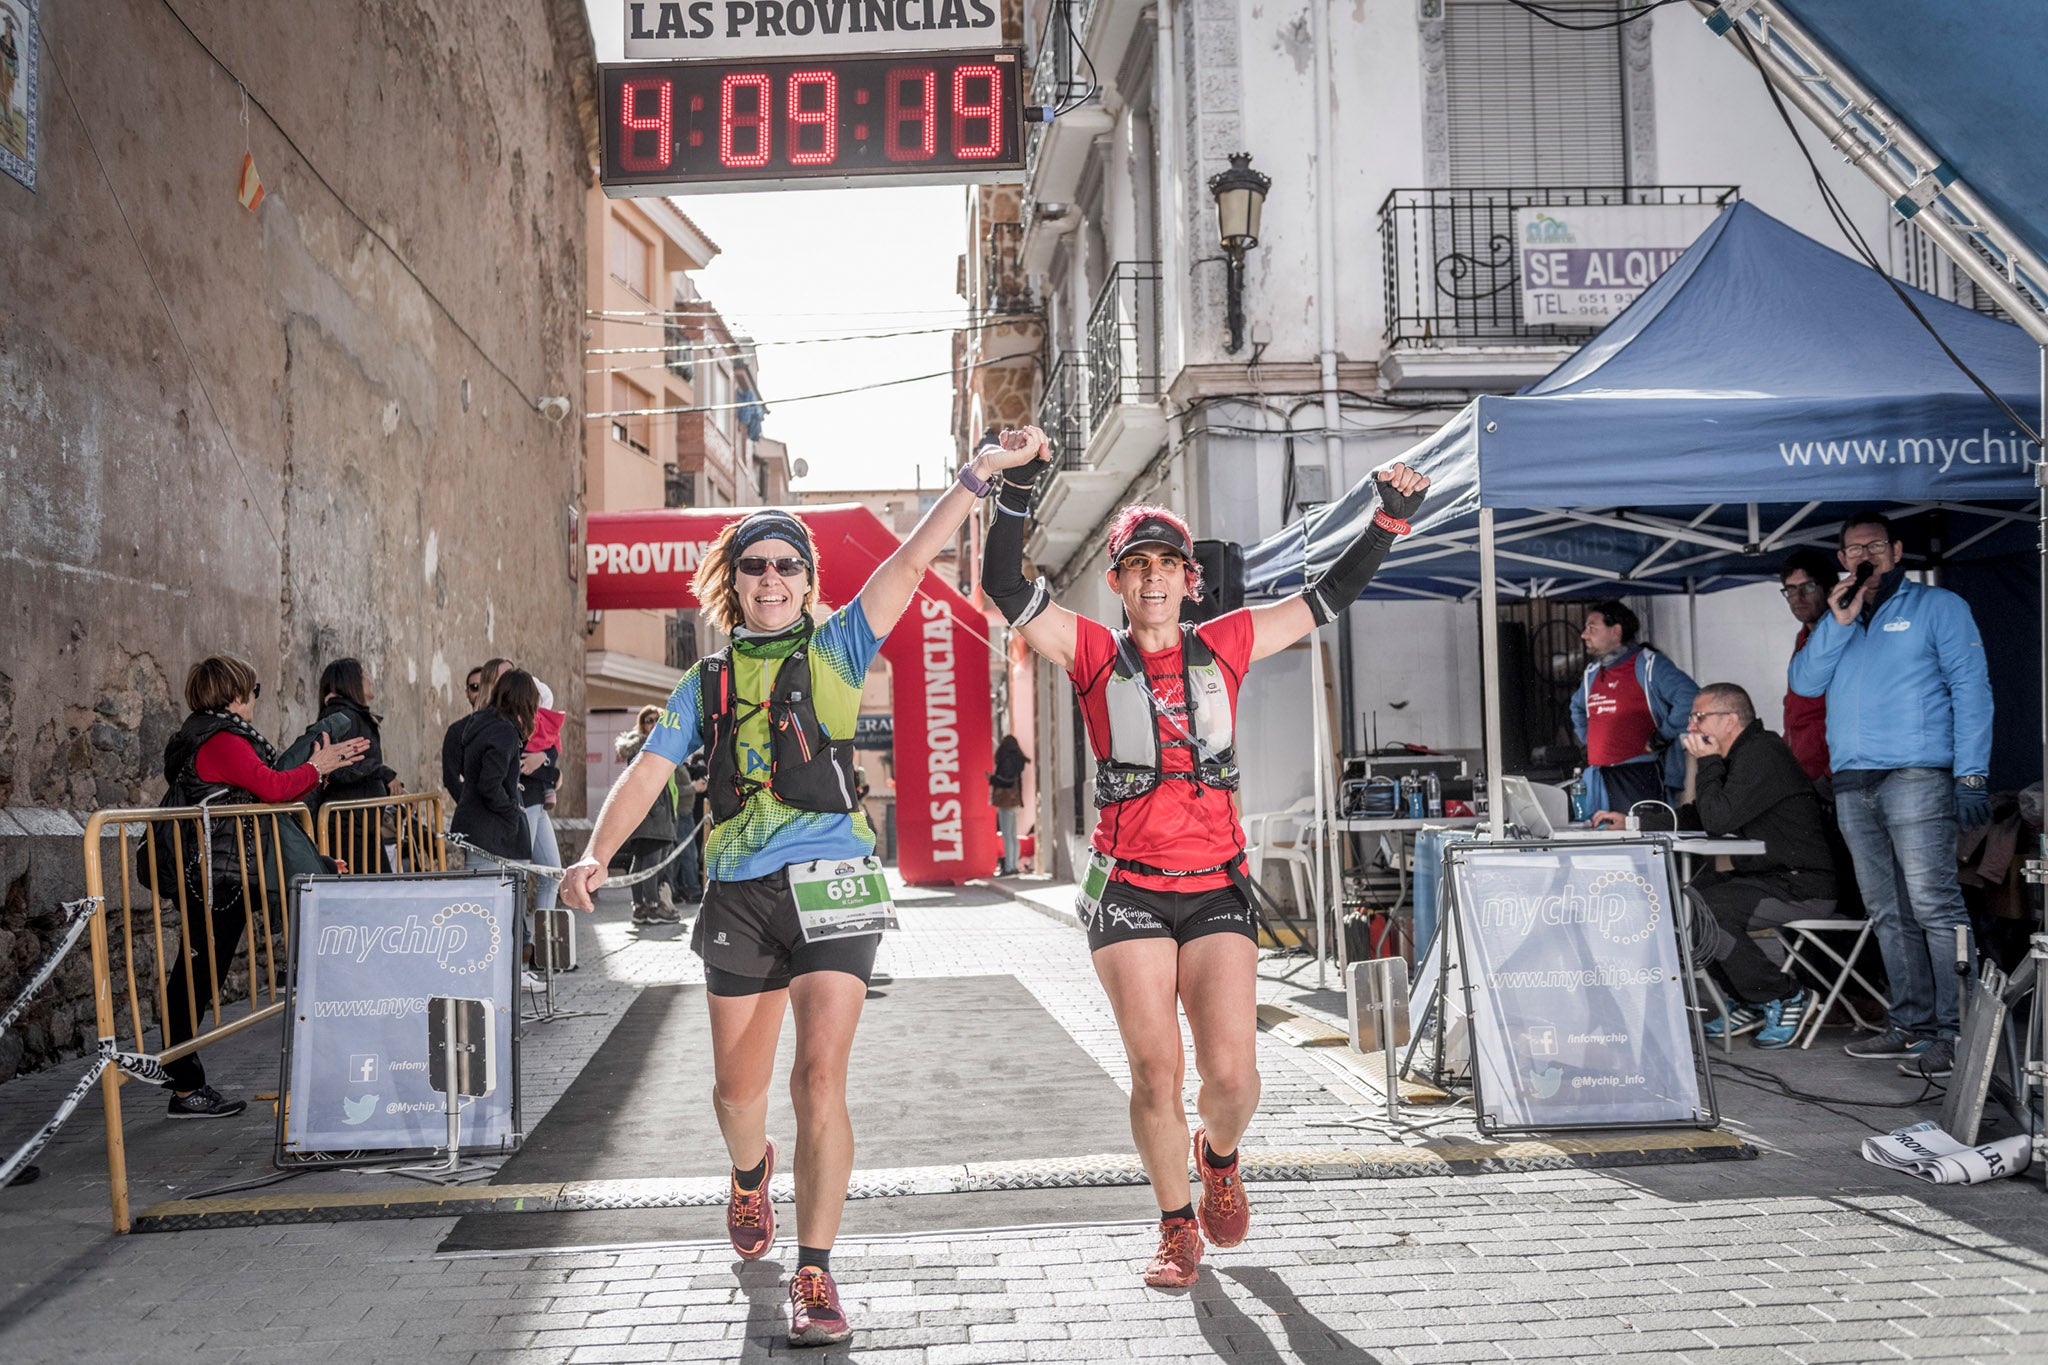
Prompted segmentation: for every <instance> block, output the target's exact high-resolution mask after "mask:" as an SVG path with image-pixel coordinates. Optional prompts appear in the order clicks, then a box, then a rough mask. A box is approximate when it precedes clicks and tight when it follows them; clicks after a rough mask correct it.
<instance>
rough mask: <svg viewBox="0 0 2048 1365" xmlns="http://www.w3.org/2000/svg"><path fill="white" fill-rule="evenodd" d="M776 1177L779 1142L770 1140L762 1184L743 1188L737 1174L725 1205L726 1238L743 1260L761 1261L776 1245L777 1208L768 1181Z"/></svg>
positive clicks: (736, 1173) (734, 1175)
mask: <svg viewBox="0 0 2048 1365" xmlns="http://www.w3.org/2000/svg"><path fill="white" fill-rule="evenodd" d="M774 1178H775V1140H774V1139H773V1138H770V1139H769V1140H768V1160H767V1165H766V1169H764V1170H763V1171H762V1173H761V1183H760V1184H759V1185H758V1186H756V1187H755V1188H753V1189H751V1190H743V1189H741V1188H740V1182H739V1173H738V1172H734V1173H733V1181H732V1196H731V1197H730V1198H729V1199H727V1200H726V1202H725V1235H726V1236H727V1237H730V1238H731V1239H732V1249H733V1250H734V1251H736V1252H738V1253H739V1257H740V1259H741V1260H743V1261H758V1260H760V1259H761V1258H762V1257H763V1256H766V1255H767V1254H768V1249H769V1248H770V1247H772V1246H774V1245H775V1205H773V1204H772V1203H770V1202H769V1200H768V1182H769V1181H771V1180H773V1179H774Z"/></svg>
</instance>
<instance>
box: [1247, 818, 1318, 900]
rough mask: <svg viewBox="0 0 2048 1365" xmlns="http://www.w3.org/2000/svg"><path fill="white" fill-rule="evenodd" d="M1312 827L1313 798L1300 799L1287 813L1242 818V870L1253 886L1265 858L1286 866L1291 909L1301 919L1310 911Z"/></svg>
mask: <svg viewBox="0 0 2048 1365" xmlns="http://www.w3.org/2000/svg"><path fill="white" fill-rule="evenodd" d="M1315 823H1316V799H1315V798H1314V797H1313V796H1304V797H1302V798H1301V799H1300V800H1299V801H1296V802H1295V803H1294V804H1293V805H1291V806H1289V807H1288V808H1287V809H1286V810H1276V811H1263V812H1261V813H1259V814H1257V815H1247V816H1245V817H1244V838H1245V870H1246V871H1247V872H1248V873H1249V874H1250V876H1251V879H1252V880H1253V881H1254V882H1256V881H1258V880H1259V873H1260V871H1261V870H1262V869H1263V868H1264V867H1265V864H1266V860H1267V859H1268V858H1270V859H1272V860H1274V861H1275V862H1280V863H1285V864H1286V865H1287V879H1288V885H1289V886H1290V887H1291V888H1292V890H1293V892H1294V907H1295V910H1296V912H1297V913H1299V914H1302V915H1307V914H1308V913H1309V912H1310V910H1311V909H1312V908H1313V905H1312V903H1311V902H1310V900H1309V896H1308V889H1309V887H1310V886H1311V885H1313V884H1314V882H1315V859H1314V856H1313V855H1312V854H1311V853H1310V852H1309V850H1308V847H1307V843H1308V839H1307V835H1308V831H1309V830H1310V828H1311V827H1313V826H1314V825H1315Z"/></svg>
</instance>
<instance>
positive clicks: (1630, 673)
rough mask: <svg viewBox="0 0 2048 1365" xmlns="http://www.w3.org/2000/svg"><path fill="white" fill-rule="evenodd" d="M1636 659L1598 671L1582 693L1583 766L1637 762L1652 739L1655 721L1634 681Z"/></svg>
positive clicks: (1640, 686) (1640, 685)
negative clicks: (1584, 740) (1583, 694)
mask: <svg viewBox="0 0 2048 1365" xmlns="http://www.w3.org/2000/svg"><path fill="white" fill-rule="evenodd" d="M1636 657H1637V656H1636V655H1634V654H1631V655H1629V656H1628V657H1627V658H1626V659H1624V660H1622V661H1621V662H1620V663H1618V664H1616V665H1615V666H1614V667H1612V668H1603V669H1601V670H1600V671H1599V672H1598V673H1595V674H1594V675H1593V683H1592V686H1590V687H1588V688H1587V689H1586V762H1588V763H1590V764H1591V765H1592V766H1594V767H1596V768H1605V767H1608V766H1609V765H1611V764H1615V763H1626V762H1628V761H1629V760H1630V759H1632V758H1641V757H1642V756H1643V755H1644V754H1646V753H1648V752H1650V741H1651V740H1652V739H1654V738H1655V737H1656V734H1657V718H1656V717H1655V716H1653V715H1651V714H1650V699H1649V698H1648V697H1646V696H1644V695H1643V684H1642V680H1641V679H1639V678H1637V677H1636Z"/></svg>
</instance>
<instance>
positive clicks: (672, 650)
mask: <svg viewBox="0 0 2048 1365" xmlns="http://www.w3.org/2000/svg"><path fill="white" fill-rule="evenodd" d="M667 643H668V648H667V650H666V651H665V655H666V658H667V660H668V666H669V667H670V668H675V669H684V668H688V667H689V666H690V665H691V664H694V663H696V662H697V660H698V658H699V657H700V655H699V654H698V651H697V623H696V622H695V621H691V620H687V619H685V618H684V617H683V616H682V615H681V614H680V613H678V614H677V615H674V616H671V617H669V618H668V642H667Z"/></svg>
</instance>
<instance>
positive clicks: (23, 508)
mask: <svg viewBox="0 0 2048 1365" xmlns="http://www.w3.org/2000/svg"><path fill="white" fill-rule="evenodd" d="M42 14H43V22H44V26H45V27H44V35H45V43H46V46H45V62H44V65H43V68H42V99H41V109H40V111H39V114H38V117H39V120H40V128H41V138H42V142H41V146H42V155H41V177H40V183H39V187H38V191H37V192H36V193H30V192H28V191H26V190H24V189H22V188H21V187H20V186H19V185H18V184H16V183H15V182H14V181H13V180H11V179H6V178H0V805H4V806H9V807H15V808H24V807H40V808H45V809H48V808H56V809H57V810H73V811H78V810H87V809H90V808H93V807H96V806H100V807H104V806H113V805H124V804H146V803H148V802H150V801H152V800H154V799H155V798H156V797H157V796H158V795H160V793H161V791H162V786H163V784H162V780H161V778H160V776H159V773H158V769H159V767H160V763H161V754H162V749H163V744H164V740H165V739H166V738H167V736H168V735H169V733H170V732H171V731H172V730H173V729H174V728H175V727H176V725H177V724H178V721H179V720H180V718H181V717H182V714H183V706H182V703H181V701H180V700H179V694H180V693H181V691H182V685H183V678H184V673H185V670H186V668H187V667H188V666H189V664H190V663H191V662H192V661H193V660H195V659H198V658H200V657H202V656H203V655H205V654H207V653H210V652H214V651H220V650H225V651H230V652H233V653H236V654H239V655H241V656H243V657H244V658H247V659H248V660H250V661H251V662H252V663H253V664H254V665H255V667H256V669H257V672H258V675H259V676H260V677H261V678H262V679H263V682H264V688H263V695H262V699H261V701H260V703H259V707H258V723H259V725H260V726H261V727H262V728H263V729H264V730H265V731H266V732H268V733H270V734H272V735H273V736H277V737H280V738H282V737H288V736H290V735H293V734H296V733H297V732H298V730H299V729H300V728H302V727H303V726H304V725H305V724H306V723H307V722H308V721H309V720H310V719H311V718H312V717H313V715H314V713H315V711H316V710H317V707H318V703H319V699H318V698H317V697H316V696H315V695H314V684H315V680H316V679H317V677H318V673H319V670H320V668H321V666H322V664H323V663H324V662H326V661H327V660H328V659H330V658H332V657H334V656H337V655H342V654H354V655H356V656H358V657H360V658H361V659H362V660H363V661H364V663H365V664H366V665H367V666H368V668H369V669H370V671H371V674H372V676H373V679H374V684H375V689H376V702H375V708H376V709H377V710H379V711H381V712H382V713H383V714H384V717H385V722H384V745H385V752H386V756H387V761H389V762H390V763H391V764H392V766H393V767H395V768H396V769H398V771H399V773H400V774H401V776H402V777H403V778H404V779H405V781H406V782H407V784H408V785H409V786H411V787H412V788H413V789H414V790H421V789H426V788H430V787H435V786H438V785H439V782H438V751H439V742H440V735H441V732H442V729H443V728H444V727H445V726H446V724H447V723H448V721H449V720H450V719H452V718H453V716H454V715H455V714H457V713H458V712H459V711H461V710H464V709H466V702H465V700H464V698H463V695H462V678H463V674H464V672H465V671H466V670H467V669H468V667H469V666H470V665H471V664H473V663H476V662H480V661H481V660H483V659H484V658H486V657H489V656H490V655H494V654H502V655H506V656H509V657H512V658H515V659H517V660H519V661H520V662H521V663H522V664H526V665H528V666H529V667H531V668H533V669H534V671H535V672H536V673H537V674H538V675H539V676H540V677H541V678H543V679H544V680H545V681H547V682H548V683H549V684H550V685H551V686H552V687H553V689H554V692H555V697H556V705H557V706H558V707H560V708H562V709H563V710H566V711H567V712H568V713H569V714H570V716H571V717H572V721H571V726H572V730H571V733H570V734H568V735H567V736H566V737H565V740H566V742H565V743H564V745H563V749H564V755H563V761H564V765H565V768H566V769H567V771H566V772H565V773H564V780H563V783H562V792H563V793H564V800H565V802H567V803H568V804H567V805H565V807H564V811H563V813H564V814H572V813H575V808H577V807H580V804H581V793H582V791H583V785H584V784H583V776H582V748H583V745H582V734H581V728H580V724H578V723H577V721H576V720H575V719H574V718H577V717H580V716H581V714H582V711H583V697H582V691H583V688H582V664H581V660H582V645H583V641H582V588H581V584H580V583H579V582H578V580H577V579H576V578H575V577H574V574H575V572H576V570H575V567H574V566H575V565H576V564H577V561H578V559H579V556H577V555H575V554H573V553H572V549H573V547H572V546H571V545H570V544H568V543H567V538H568V536H569V534H570V532H569V525H570V509H571V507H572V506H573V505H576V504H578V503H580V500H581V490H580V486H579V485H580V478H581V468H582V459H581V450H582V440H581V437H582V411H583V405H582V396H583V389H584V386H583V384H582V383H581V382H580V380H581V373H580V372H581V369H582V365H583V360H582V349H583V346H582V339H581V332H582V309H583V287H582V285H583V269H584V260H585V256H584V252H585V249H586V248H585V242H584V235H585V232H584V193H585V190H586V187H587V185H588V183H589V181H588V167H589V164H590V157H591V153H592V151H593V143H592V134H591V123H590V119H591V111H590V109H589V107H588V100H589V97H590V91H591V81H592V79H593V76H594V71H593V69H592V67H591V65H590V62H591V55H590V48H589V34H588V28H587V24H586V21H585V19H584V17H583V13H582V7H581V5H580V4H579V3H577V2H576V0H470V2H469V3H463V2H462V0H359V2H356V3H349V4H319V5H314V4H306V3H303V2H302V0H172V4H171V5H169V6H166V5H164V4H161V3H157V2H156V0H96V2H92V3H87V2H86V0H76V2H74V3H67V4H62V5H48V4H46V5H45V6H44V7H43V11H42ZM181 18H182V20H183V23H184V24H185V25H189V27H190V30H191V31H190V32H187V31H186V29H185V28H184V27H182V26H181V24H180V19H181ZM208 49H210V50H211V53H212V54H213V55H209V52H208ZM244 88H246V90H247V92H248V95H249V96H250V99H249V101H248V102H247V105H246V114H247V119H246V126H245V122H244V112H245V103H244V98H243V89H244ZM259 102H260V104H261V106H263V107H264V108H267V109H268V110H269V112H270V114H272V115H274V116H275V119H276V123H275V124H273V123H272V122H271V121H270V120H269V119H267V118H266V117H265V115H264V113H263V112H262V111H261V110H260V109H259V108H258V104H259ZM287 135H288V138H287ZM294 143H295V144H296V149H295V148H294V146H293V145H292V144H294ZM245 149H246V150H248V151H250V152H252V153H253V155H254V157H255V163H256V166H257V168H258V170H259V171H260V172H261V174H262V177H263V180H264V184H265V186H266V188H267V191H268V193H267V195H266V197H265V198H264V200H263V202H262V203H261V205H260V206H259V208H258V209H257V211H256V212H254V213H250V212H248V211H245V210H244V209H243V208H242V207H241V205H240V204H239V203H238V202H237V200H236V197H235V189H236V182H237V177H238V175H239V172H240V168H241V162H242V156H243V153H244V151H245ZM315 167H317V168H318V169H317V172H316V170H315V169H314V168H315ZM372 229H374V232H373V231H372ZM380 237H381V239H382V240H381V241H380V240H379V238H380ZM554 394H560V395H566V396H567V397H568V398H569V400H570V402H571V404H572V407H573V410H572V413H571V415H570V417H569V419H568V420H567V421H564V422H560V423H555V422H550V421H548V420H546V419H545V418H544V417H542V416H540V415H539V414H538V413H536V412H535V411H534V406H533V405H534V400H535V399H536V398H539V397H542V396H545V395H554ZM5 832H6V831H5V829H0V834H4V833H5ZM6 842H7V841H6V840H4V839H0V843H6ZM60 844H61V841H57V843H54V844H52V846H51V848H52V851H49V852H46V853H42V854H39V855H38V856H39V857H41V858H44V859H47V858H51V857H59V858H61V857H62V856H65V855H64V853H63V850H62V848H61V847H59V846H58V845H60ZM15 853H20V854H21V855H22V857H20V858H17V857H14V856H13V855H14V854H15ZM68 856H69V857H70V858H71V859H72V860H73V861H72V863H71V866H70V867H69V868H61V867H50V868H45V869H42V870H40V871H39V872H38V873H37V875H36V876H35V877H33V878H32V879H31V878H30V868H29V867H28V865H27V861H26V860H27V858H28V851H27V849H26V848H25V847H22V848H15V849H12V850H10V849H7V848H0V893H8V894H7V895H6V899H5V905H6V920H5V921H4V922H0V930H5V931H9V932H10V933H11V937H10V936H9V933H0V999H8V998H11V996H12V991H11V989H10V986H9V983H10V980H12V979H14V973H16V972H18V971H20V970H23V969H26V968H27V967H30V966H32V965H33V961H34V958H33V956H31V954H32V953H33V950H34V944H35V943H36V941H38V939H39V937H40V936H39V935H38V934H35V933H23V932H21V931H22V930H23V929H25V928H27V927H28V926H27V925H26V924H24V923H20V922H16V919H17V917H16V907H17V901H23V900H24V896H26V895H27V892H24V896H17V895H14V894H12V893H11V892H10V891H9V888H15V887H17V886H19V887H23V888H29V889H30V890H32V891H33V896H32V899H34V900H35V901H36V902H37V904H36V906H35V907H34V913H36V914H38V915H40V914H43V913H45V912H47V911H50V910H52V909H54V906H53V905H50V904H46V903H45V902H47V901H49V900H50V898H51V897H52V896H54V895H55V894H57V893H58V892H59V891H60V890H61V891H64V892H65V893H67V894H75V890H73V889H72V885H71V884H73V883H74V879H75V876H76V869H77V863H76V858H77V853H76V846H75V841H74V842H73V844H72V845H71V850H70V852H69V854H68ZM25 879H27V880H25ZM64 1041H65V1040H64V1039H62V1038H59V1039H57V1045H58V1046H61V1045H62V1044H63V1043H64ZM4 1046H6V1044H5V1043H0V1047H4ZM12 1060H13V1058H12V1057H11V1056H10V1055H9V1053H8V1052H5V1051H0V1075H5V1074H8V1073H9V1072H11V1071H12V1069H13V1067H12V1065H10V1064H9V1063H11V1061H12Z"/></svg>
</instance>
